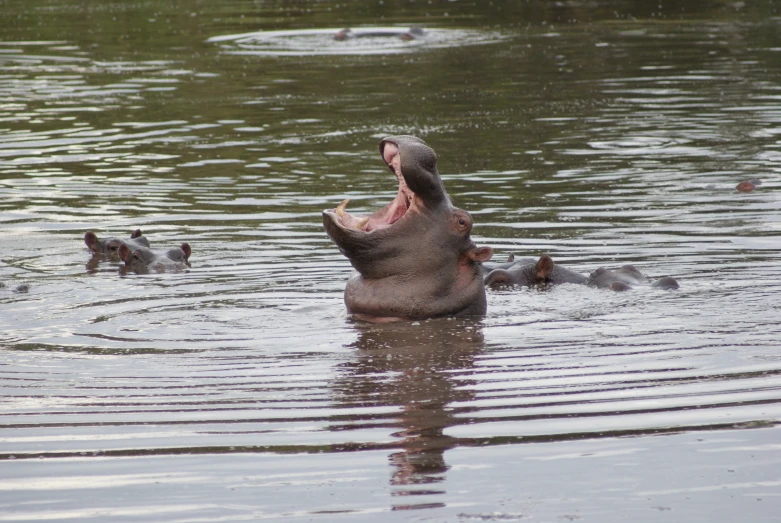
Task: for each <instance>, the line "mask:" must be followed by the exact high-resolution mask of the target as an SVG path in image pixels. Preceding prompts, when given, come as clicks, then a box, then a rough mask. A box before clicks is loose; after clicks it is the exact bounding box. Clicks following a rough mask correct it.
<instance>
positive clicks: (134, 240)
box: [84, 229, 149, 254]
mask: <svg viewBox="0 0 781 523" xmlns="http://www.w3.org/2000/svg"><path fill="white" fill-rule="evenodd" d="M84 243H85V244H87V247H89V250H91V251H92V252H93V253H95V254H117V252H118V250H119V246H120V245H123V244H124V245H127V246H128V247H129V248H130V249H138V248H140V247H149V240H147V239H146V238H145V237H144V235H143V233H142V232H141V229H136V230H135V231H134V232H133V234H131V235H130V238H114V237H109V238H103V239H100V238H98V236H97V235H96V234H95V233H94V232H92V231H88V232H87V233H86V234H85V235H84Z"/></svg>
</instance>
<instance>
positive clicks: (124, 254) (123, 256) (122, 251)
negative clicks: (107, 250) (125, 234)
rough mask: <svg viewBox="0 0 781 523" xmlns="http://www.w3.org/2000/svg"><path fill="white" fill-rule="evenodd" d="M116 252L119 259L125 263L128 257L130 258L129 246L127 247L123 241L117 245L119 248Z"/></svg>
mask: <svg viewBox="0 0 781 523" xmlns="http://www.w3.org/2000/svg"><path fill="white" fill-rule="evenodd" d="M117 254H118V255H119V259H120V260H122V261H123V262H125V263H127V260H128V258H130V247H128V246H127V245H125V244H124V243H123V244H121V245H120V246H119V249H118V250H117Z"/></svg>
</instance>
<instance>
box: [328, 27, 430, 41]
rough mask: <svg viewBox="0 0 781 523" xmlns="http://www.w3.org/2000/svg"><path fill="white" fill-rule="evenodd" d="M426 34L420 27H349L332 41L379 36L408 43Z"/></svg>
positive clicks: (337, 34)
mask: <svg viewBox="0 0 781 523" xmlns="http://www.w3.org/2000/svg"><path fill="white" fill-rule="evenodd" d="M425 34H426V32H425V31H424V30H423V29H421V28H420V27H409V28H401V27H400V28H398V29H396V28H393V27H390V28H382V27H366V28H357V29H350V28H349V27H346V28H344V29H342V30H341V31H338V32H337V33H336V34H335V35H334V40H339V41H343V40H349V39H351V38H365V37H379V36H392V37H397V38H400V39H401V40H404V41H410V40H415V39H416V38H419V37H421V36H423V35H425Z"/></svg>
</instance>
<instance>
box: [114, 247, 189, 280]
mask: <svg viewBox="0 0 781 523" xmlns="http://www.w3.org/2000/svg"><path fill="white" fill-rule="evenodd" d="M117 252H118V254H119V258H120V259H121V260H122V261H123V262H125V269H126V270H129V271H133V272H135V273H138V274H146V273H149V272H166V271H181V270H184V269H186V268H187V267H189V266H190V264H189V259H190V254H191V253H192V249H191V248H190V245H189V244H188V243H183V244H182V245H181V246H180V247H176V248H174V249H171V250H169V251H167V252H165V253H158V252H155V251H153V250H151V249H148V248H146V247H139V248H137V249H135V250H131V249H130V248H129V247H128V246H127V245H120V247H119V249H118V251H117Z"/></svg>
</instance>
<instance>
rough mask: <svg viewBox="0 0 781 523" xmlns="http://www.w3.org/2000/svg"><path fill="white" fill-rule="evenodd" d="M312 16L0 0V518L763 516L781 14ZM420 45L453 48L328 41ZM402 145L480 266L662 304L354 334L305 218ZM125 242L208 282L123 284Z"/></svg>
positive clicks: (511, 303) (774, 382)
mask: <svg viewBox="0 0 781 523" xmlns="http://www.w3.org/2000/svg"><path fill="white" fill-rule="evenodd" d="M158 4H159V5H158ZM304 4H305V5H306V7H305V8H302V7H301V5H304ZM304 4H301V5H298V4H296V5H295V6H291V5H288V4H287V3H285V5H282V4H280V5H276V4H274V5H269V6H264V7H263V10H262V11H259V12H260V13H261V14H262V15H263V16H261V18H262V19H263V21H258V20H257V18H256V17H255V14H253V13H251V12H249V11H246V6H244V4H241V3H231V2H229V3H227V4H224V5H223V4H221V5H220V6H216V5H215V6H204V7H202V8H200V7H199V8H197V9H196V8H195V7H193V8H192V10H191V11H181V9H175V7H176V6H173V5H169V4H167V3H165V2H160V3H156V7H154V8H153V7H152V6H149V5H146V4H143V5H135V4H133V5H130V4H128V5H124V4H123V5H122V6H118V5H117V6H115V5H108V4H105V5H104V4H100V3H98V4H95V6H94V7H90V8H84V7H83V6H81V5H80V4H78V5H76V4H71V3H70V2H63V3H61V4H58V5H57V6H48V5H47V6H43V5H39V3H37V2H34V3H32V4H30V6H27V4H25V6H27V7H24V8H22V7H18V6H13V7H10V6H7V7H8V10H7V12H6V13H11V14H13V15H15V16H16V17H17V18H15V20H18V22H14V23H13V24H4V25H3V27H6V28H8V29H7V34H4V36H3V41H2V42H0V63H2V71H0V222H2V224H3V227H2V231H0V252H1V253H2V255H1V256H0V283H3V284H5V286H4V287H0V346H2V349H0V393H1V394H2V396H3V398H4V401H3V402H2V407H1V408H0V459H2V463H3V471H4V475H3V478H2V480H0V506H2V510H0V521H6V520H30V519H44V520H46V519H55V518H56V519H60V520H78V521H84V520H89V519H93V520H101V519H105V517H106V514H110V515H111V517H112V518H113V519H117V520H145V521H148V520H165V521H193V520H196V519H199V518H200V519H209V520H217V519H222V520H247V519H251V520H254V519H261V518H271V519H274V518H276V519H281V518H292V519H311V518H313V517H316V516H322V517H323V518H324V519H328V520H329V521H330V520H341V519H352V518H354V517H355V516H356V515H364V514H366V515H369V514H371V515H375V514H378V513H379V514H381V516H382V518H383V519H390V520H393V519H398V520H401V519H405V518H408V517H409V516H410V514H411V513H410V512H409V510H412V509H414V510H415V511H416V512H414V514H415V515H418V514H419V515H420V517H423V518H427V519H433V520H441V521H455V520H459V519H460V520H464V521H470V520H495V519H496V520H517V519H520V518H527V517H531V518H532V519H535V520H540V521H542V520H546V521H547V520H551V521H553V520H559V521H560V520H575V519H578V518H582V519H584V520H587V519H588V520H593V521H623V520H625V519H627V517H630V518H633V519H641V520H646V521H654V520H656V519H657V518H658V515H659V513H660V512H661V513H662V514H665V513H666V512H667V511H668V510H669V511H671V514H673V515H674V516H675V518H676V519H682V520H692V521H694V520H697V518H698V517H702V516H701V514H702V513H703V511H704V510H705V511H706V512H708V516H709V521H726V520H728V519H732V520H734V519H737V520H744V519H747V518H748V519H750V520H751V521H768V522H769V521H774V520H775V519H776V518H777V513H778V508H779V507H778V501H777V500H778V496H777V494H776V491H777V488H778V484H779V478H778V473H777V469H778V461H779V458H778V456H779V453H778V445H777V440H778V436H777V431H778V428H777V424H778V420H779V419H781V412H780V411H779V405H781V402H780V400H781V359H780V358H779V355H778V345H779V340H780V339H781V330H780V329H779V327H778V315H779V306H778V305H777V303H776V302H777V299H776V296H777V295H778V294H779V291H781V258H780V257H779V253H778V246H779V230H780V229H781V212H780V211H781V204H780V203H779V199H778V197H777V194H778V187H779V181H778V177H779V172H781V163H780V162H779V160H780V159H781V145H780V144H779V142H778V140H777V138H778V134H779V121H781V120H780V119H779V115H780V114H781V105H779V97H778V91H779V89H781V70H779V69H778V66H777V58H778V49H781V43H780V42H779V41H778V35H777V31H775V29H774V27H775V25H773V23H771V22H768V21H767V20H768V19H770V18H771V17H772V16H774V15H773V14H772V13H769V12H765V11H757V10H756V9H759V8H753V7H752V8H748V7H740V6H737V4H736V5H729V6H723V5H721V4H719V7H718V8H713V10H712V11H707V10H706V11H695V12H693V13H692V15H691V16H692V17H691V18H688V17H687V15H680V14H679V13H677V11H676V12H675V16H673V14H672V13H671V12H666V13H665V17H664V18H662V19H659V17H658V16H657V14H656V11H654V13H653V14H654V16H653V18H649V17H650V16H651V13H644V12H642V9H645V7H644V6H640V7H638V6H636V5H635V4H634V3H632V2H624V3H621V2H619V3H618V4H619V5H616V6H611V8H610V10H609V11H605V10H603V8H602V7H600V6H596V7H593V6H592V7H589V6H587V5H585V4H583V5H581V4H579V3H577V2H568V3H566V5H558V6H552V5H551V6H548V5H547V4H546V5H542V4H540V5H537V4H535V6H536V7H537V8H538V9H537V10H536V11H535V10H534V9H532V8H531V7H528V6H527V5H526V4H524V5H523V6H520V4H518V5H516V4H517V3H508V2H494V3H493V4H494V5H489V3H485V5H482V4H481V6H482V7H480V6H466V4H465V3H462V2H448V3H447V5H438V4H437V3H434V4H431V5H430V6H429V5H428V4H427V5H426V6H422V5H420V6H419V5H417V4H416V3H415V4H414V5H413V4H409V3H408V2H403V4H404V5H401V4H402V3H398V2H386V4H388V5H385V4H383V5H384V7H382V6H379V5H378V6H376V7H374V8H371V9H369V8H366V9H369V10H368V11H361V10H360V9H359V10H358V11H355V12H354V14H352V15H349V16H345V15H344V14H343V13H342V11H341V7H339V4H335V3H332V2H309V3H307V2H305V3H304ZM462 4H463V5H462ZM589 5H590V4H589ZM299 8H300V11H299ZM500 8H501V9H500ZM722 8H723V9H726V10H727V11H729V13H727V14H725V13H723V12H722V11H721V9H722ZM259 9H260V8H259ZM306 9H311V10H312V13H311V15H308V14H307V13H306ZM328 9H331V11H329V10H328ZM361 9H363V8H361ZM658 9H662V8H658ZM665 9H667V8H665ZM670 9H672V8H670ZM768 9H769V8H768ZM614 11H615V13H614ZM6 13H4V14H2V15H0V16H3V17H7V16H9V14H6ZM446 15H447V16H446ZM521 15H522V16H521ZM630 15H631V16H632V17H634V18H636V19H635V20H632V19H630ZM242 16H243V17H244V18H242ZM258 16H260V15H258ZM308 16H311V18H307V17H308ZM381 17H385V18H381ZM115 19H116V20H115ZM269 20H274V22H273V23H272V22H269ZM517 20H523V22H522V23H519V22H518V21H517ZM700 20H707V21H700ZM413 23H414V24H415V25H421V26H424V27H426V29H427V30H428V31H430V33H431V35H433V37H435V38H440V37H441V38H442V41H441V43H442V45H431V41H430V40H429V41H428V42H426V41H423V40H421V41H420V42H416V41H411V42H404V41H396V40H393V42H392V43H390V44H388V43H387V39H385V38H382V39H380V40H383V41H385V44H384V45H386V46H387V48H383V49H382V51H383V52H382V53H380V54H373V51H376V50H378V47H377V44H378V42H377V41H376V40H375V41H367V42H364V43H360V41H358V40H357V41H355V42H353V41H347V42H338V41H334V40H333V38H332V37H331V34H330V29H328V30H325V29H322V28H329V27H339V28H341V27H346V26H350V27H365V26H372V25H378V26H382V27H385V26H393V27H397V26H400V25H401V24H413ZM85 24H86V25H85ZM82 28H83V29H84V30H82ZM90 31H91V32H90ZM258 31H260V32H258ZM326 31H328V32H326ZM250 32H252V35H254V36H252V35H250V34H249V33H250ZM216 35H229V36H228V37H217V38H212V40H211V41H207V40H208V39H209V38H211V37H215V36H216ZM270 35H277V36H274V37H273V38H267V37H269V36H270ZM478 35H482V36H478ZM496 35H501V36H502V38H501V39H499V40H498V41H497V38H498V37H497V36H496ZM455 36H458V38H456V39H455V40H450V38H452V37H455ZM473 37H474V38H476V39H478V40H479V38H482V37H485V38H489V39H491V38H492V39H493V40H492V45H471V43H482V41H481V42H478V41H471V40H470V38H473ZM264 39H265V40H264ZM313 39H314V40H313ZM318 39H319V40H318ZM359 40H360V39H359ZM467 44H470V45H467ZM337 45H348V46H349V45H357V46H360V45H367V46H369V48H371V49H369V50H367V49H363V50H361V51H360V52H350V53H344V54H339V53H335V52H331V51H332V50H335V49H338V47H337ZM297 46H298V47H297ZM301 46H303V47H301ZM307 46H308V47H307ZM342 49H344V47H343V48H342ZM350 49H352V50H353V51H354V50H355V49H357V48H350ZM400 49H404V50H412V49H416V50H417V51H418V52H404V53H396V51H398V50H400ZM288 51H291V52H288ZM269 54H272V55H274V56H269ZM400 133H412V134H418V135H421V136H423V137H425V138H426V140H427V141H428V142H429V143H430V144H431V145H432V146H433V147H434V148H435V149H436V151H437V153H438V163H439V166H440V170H441V171H442V173H443V179H444V181H445V184H446V185H447V188H448V192H449V193H450V194H451V195H452V196H453V198H454V200H455V203H456V204H457V205H458V206H459V207H461V208H464V209H467V210H469V211H470V212H471V213H472V215H473V218H474V222H475V227H474V229H473V233H472V234H473V236H474V237H475V241H476V242H477V243H478V244H480V245H490V246H492V247H494V249H495V251H496V253H497V254H496V257H497V259H499V260H503V259H504V258H505V257H506V256H507V254H509V253H511V252H514V253H516V254H518V255H520V256H530V257H537V256H539V255H540V254H542V253H548V254H550V255H551V256H552V257H553V259H554V260H556V262H557V263H560V264H561V265H563V266H566V267H568V268H571V269H573V270H576V271H578V272H581V273H584V274H588V273H589V272H591V271H592V270H594V269H596V268H597V267H600V266H610V267H615V266H620V265H622V264H626V263H632V264H634V265H636V266H637V267H638V268H640V269H641V270H642V271H643V272H644V273H647V274H649V275H651V276H654V277H659V276H664V275H672V276H674V277H675V278H676V279H678V281H679V282H680V284H681V288H680V290H678V291H673V292H666V291H661V290H658V289H653V288H651V287H641V288H637V289H634V290H632V291H631V292H625V293H614V292H609V291H605V290H601V289H592V288H588V287H585V286H577V285H562V286H559V287H555V288H552V289H548V290H539V289H515V290H503V291H489V292H488V306H489V312H488V315H487V316H486V318H484V319H482V320H479V321H456V320H447V319H442V320H436V321H428V322H415V323H401V324H392V325H364V324H361V323H357V322H353V321H352V320H350V319H349V318H348V317H347V316H346V313H345V310H344V305H343V302H342V292H343V290H344V284H345V281H346V280H347V278H348V277H349V275H350V273H351V267H350V266H349V263H348V262H347V260H346V259H345V258H344V257H343V256H342V255H341V254H340V253H339V252H338V251H337V249H336V248H335V247H334V246H333V244H332V243H331V242H330V241H329V240H328V238H327V236H326V235H325V233H324V231H323V230H322V225H321V211H322V209H325V208H333V207H334V206H335V205H337V204H338V203H339V202H340V201H342V200H343V199H345V198H350V200H351V202H352V203H351V208H354V209H355V212H356V213H360V212H363V211H365V210H367V209H374V208H376V207H378V206H379V205H382V204H384V203H386V202H387V201H388V200H389V199H390V198H391V197H392V195H393V194H394V192H395V189H396V183H395V180H394V179H393V177H392V175H390V174H389V173H388V171H387V169H386V168H385V166H384V165H383V164H382V162H381V160H380V159H379V157H378V155H377V142H378V140H379V138H380V137H382V136H385V135H388V134H400ZM751 179H759V180H761V182H762V183H761V185H758V186H757V187H756V188H755V189H754V190H753V191H751V192H746V193H744V192H739V191H737V190H736V185H737V184H738V183H739V182H741V181H743V180H751ZM138 228H140V229H142V230H143V232H144V234H145V236H146V237H147V238H149V240H150V242H151V245H152V247H153V248H155V249H160V250H166V249H168V248H170V247H173V246H176V245H179V244H181V243H182V242H187V243H189V244H190V245H191V246H192V249H193V253H192V256H191V258H190V262H191V264H192V267H191V268H190V269H189V270H188V271H186V272H183V273H162V274H149V275H136V274H124V273H122V272H121V271H120V265H121V262H120V261H119V260H118V259H116V258H112V257H110V256H107V257H97V258H92V257H91V253H90V251H89V250H88V249H87V248H86V246H85V244H84V234H85V232H86V231H88V230H92V231H95V232H96V233H97V234H98V235H99V236H119V237H128V236H129V235H130V234H131V232H132V231H134V230H136V229H138ZM421 248H425V246H421ZM20 285H28V286H29V287H28V292H13V290H14V289H16V288H18V287H19V286H20ZM673 464H674V465H675V466H673ZM671 471H674V473H673V472H671ZM562 478H564V479H562ZM271 492H273V493H274V495H273V496H269V495H268V494H269V493H271ZM724 493H728V495H724ZM139 500H142V501H139ZM173 500H176V501H175V502H174V501H173ZM259 500H261V501H259ZM703 507H710V508H709V509H703Z"/></svg>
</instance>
